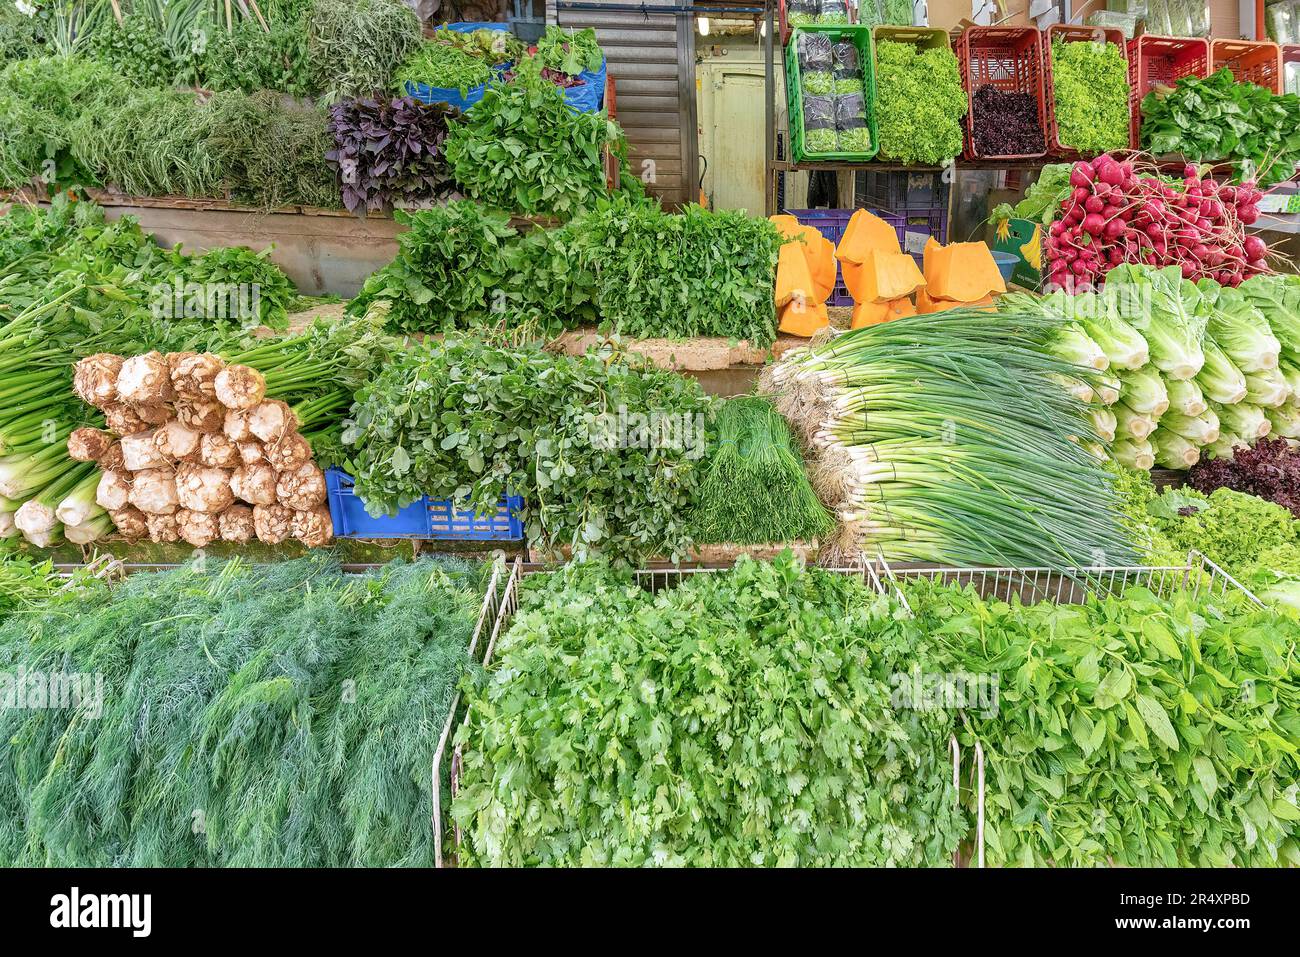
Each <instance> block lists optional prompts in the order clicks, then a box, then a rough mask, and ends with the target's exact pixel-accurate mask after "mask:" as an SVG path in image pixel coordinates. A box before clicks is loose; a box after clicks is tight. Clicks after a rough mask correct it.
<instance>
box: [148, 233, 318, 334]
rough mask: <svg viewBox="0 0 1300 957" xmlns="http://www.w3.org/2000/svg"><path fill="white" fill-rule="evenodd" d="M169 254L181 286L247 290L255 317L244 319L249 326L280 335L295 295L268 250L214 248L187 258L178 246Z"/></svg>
mask: <svg viewBox="0 0 1300 957" xmlns="http://www.w3.org/2000/svg"><path fill="white" fill-rule="evenodd" d="M169 255H170V258H171V260H172V262H173V263H174V264H175V267H176V271H177V277H176V282H177V283H178V284H180V285H181V286H183V285H185V284H187V283H195V284H198V285H201V286H206V287H208V288H212V287H241V286H242V287H244V288H245V289H248V290H249V291H250V298H252V299H255V301H256V305H257V315H255V316H249V317H246V319H245V324H246V325H248V326H249V327H256V326H259V325H261V326H266V327H268V328H270V329H274V330H276V331H280V332H283V331H284V330H285V329H287V328H288V327H289V306H290V304H291V303H292V302H293V301H294V298H295V297H296V295H297V293H296V291H295V289H294V286H293V283H292V282H290V281H289V277H288V276H286V275H285V274H284V271H283V270H281V269H280V267H279V266H277V265H276V264H275V263H273V262H271V259H270V256H271V247H269V246H268V247H267V248H266V249H263V250H262V251H261V252H260V253H255V252H253V250H251V249H249V248H248V247H247V246H218V247H215V248H213V249H210V250H208V251H207V252H205V253H204V254H203V255H201V256H195V257H193V258H187V257H185V256H184V254H183V253H181V251H180V247H179V246H178V247H175V248H174V249H173V250H172V251H171V253H170V254H169ZM252 293H256V295H255V296H253V295H252ZM227 312H228V313H229V310H227Z"/></svg>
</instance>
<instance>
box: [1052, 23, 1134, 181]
mask: <svg viewBox="0 0 1300 957" xmlns="http://www.w3.org/2000/svg"><path fill="white" fill-rule="evenodd" d="M1052 86H1053V93H1052V95H1053V96H1054V97H1055V101H1054V102H1055V105H1056V106H1055V109H1056V128H1057V137H1058V139H1059V140H1060V142H1061V145H1062V146H1068V147H1071V148H1073V149H1076V150H1078V151H1079V152H1080V153H1083V154H1084V155H1086V156H1093V155H1095V154H1098V153H1106V152H1109V151H1111V150H1122V149H1127V148H1128V143H1129V102H1128V90H1129V87H1128V61H1126V60H1125V59H1124V54H1123V53H1122V52H1120V49H1119V47H1117V46H1115V44H1113V43H1093V42H1075V43H1064V42H1062V41H1060V40H1058V41H1056V42H1055V43H1053V44H1052Z"/></svg>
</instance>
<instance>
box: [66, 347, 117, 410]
mask: <svg viewBox="0 0 1300 957" xmlns="http://www.w3.org/2000/svg"><path fill="white" fill-rule="evenodd" d="M122 361H123V360H122V357H121V356H115V355H111V354H109V353H107V352H98V353H96V354H95V355H93V356H86V358H84V359H82V360H81V361H80V362H78V363H77V365H76V369H75V371H74V372H73V375H72V391H73V392H75V393H76V394H77V397H78V398H79V399H81V401H82V402H85V403H86V404H87V405H93V406H95V407H96V408H103V407H104V406H105V405H108V404H109V403H112V402H114V401H116V399H117V377H118V375H119V374H120V373H121V371H122Z"/></svg>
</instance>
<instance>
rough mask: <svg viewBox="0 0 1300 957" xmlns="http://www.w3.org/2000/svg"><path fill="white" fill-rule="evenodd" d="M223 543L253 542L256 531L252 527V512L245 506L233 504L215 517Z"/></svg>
mask: <svg viewBox="0 0 1300 957" xmlns="http://www.w3.org/2000/svg"><path fill="white" fill-rule="evenodd" d="M217 519H218V523H217V524H218V526H219V527H220V529H221V540H222V541H223V542H237V543H240V544H243V543H244V542H250V541H252V540H253V536H254V535H256V534H257V530H256V528H255V527H254V525H253V510H252V508H250V507H249V506H247V505H240V504H239V503H235V504H234V505H232V506H230V508H228V509H226V510H225V511H224V512H222V513H221V514H220V515H218V516H217Z"/></svg>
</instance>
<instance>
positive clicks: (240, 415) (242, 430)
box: [222, 409, 256, 442]
mask: <svg viewBox="0 0 1300 957" xmlns="http://www.w3.org/2000/svg"><path fill="white" fill-rule="evenodd" d="M222 431H224V432H225V433H226V437H227V438H228V439H230V441H232V442H252V441H255V440H256V436H254V435H253V430H252V429H250V428H249V423H248V413H247V412H240V411H238V410H237V409H231V410H229V411H228V412H227V413H226V419H225V422H223V423H222Z"/></svg>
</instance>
